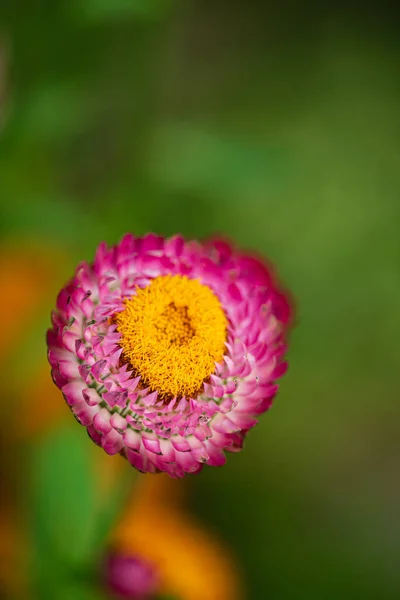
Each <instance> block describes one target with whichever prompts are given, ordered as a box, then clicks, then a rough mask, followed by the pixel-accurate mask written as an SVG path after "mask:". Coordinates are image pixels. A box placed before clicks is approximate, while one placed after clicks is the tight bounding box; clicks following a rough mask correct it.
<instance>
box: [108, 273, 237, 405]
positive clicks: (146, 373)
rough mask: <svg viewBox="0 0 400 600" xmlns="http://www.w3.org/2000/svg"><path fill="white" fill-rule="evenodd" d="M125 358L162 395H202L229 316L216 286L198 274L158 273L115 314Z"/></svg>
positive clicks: (221, 347)
mask: <svg viewBox="0 0 400 600" xmlns="http://www.w3.org/2000/svg"><path fill="white" fill-rule="evenodd" d="M114 320H115V323H116V324H117V330H118V331H119V332H120V333H121V340H120V342H119V343H120V345H121V347H122V349H123V359H124V360H125V361H126V362H127V363H129V365H130V367H131V368H132V369H133V371H134V373H135V374H137V375H140V376H141V382H142V384H143V385H145V386H146V387H149V388H150V390H152V391H158V393H159V396H160V397H161V398H166V399H168V398H174V397H178V398H180V397H182V396H186V397H187V398H189V397H193V396H195V395H197V394H198V393H199V392H200V391H201V389H202V387H203V383H204V381H205V380H207V379H208V377H209V376H210V375H211V374H212V373H213V372H214V370H215V363H218V362H221V360H222V357H223V354H224V349H225V341H226V331H227V325H228V323H227V319H226V316H225V313H224V311H223V309H222V307H221V304H220V301H219V300H218V298H217V297H216V295H215V294H214V292H213V291H212V290H211V289H210V288H209V287H208V286H206V285H203V284H201V283H200V282H199V281H198V280H196V279H188V278H187V277H185V276H181V275H166V276H160V277H156V278H155V279H153V281H152V282H151V283H150V284H149V285H148V286H147V287H146V288H144V289H140V288H138V289H137V290H136V293H135V295H134V296H132V297H130V298H128V299H127V300H126V301H125V309H124V310H123V311H121V312H119V313H117V314H116V315H115V317H114Z"/></svg>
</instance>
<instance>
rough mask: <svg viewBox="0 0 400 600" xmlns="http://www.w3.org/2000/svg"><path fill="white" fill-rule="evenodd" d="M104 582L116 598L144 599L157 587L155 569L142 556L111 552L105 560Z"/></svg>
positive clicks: (151, 595) (151, 594) (150, 595)
mask: <svg viewBox="0 0 400 600" xmlns="http://www.w3.org/2000/svg"><path fill="white" fill-rule="evenodd" d="M105 583H106V585H107V587H108V589H109V590H110V591H111V592H112V593H113V594H114V596H116V597H117V598H121V599H123V598H130V599H131V600H146V598H150V597H153V594H154V593H155V592H156V591H157V590H158V588H159V581H158V577H157V574H156V570H155V569H154V568H153V566H152V565H150V564H149V563H147V562H146V561H144V560H143V559H142V558H139V557H134V556H123V555H120V554H114V553H111V554H109V555H107V557H106V561H105Z"/></svg>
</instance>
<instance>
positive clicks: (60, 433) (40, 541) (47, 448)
mask: <svg viewBox="0 0 400 600" xmlns="http://www.w3.org/2000/svg"><path fill="white" fill-rule="evenodd" d="M89 443H90V442H89V440H88V439H87V436H86V433H85V432H84V431H83V430H81V429H80V428H79V427H77V426H74V425H73V423H72V424H71V426H70V427H65V426H64V427H63V428H62V429H56V430H53V431H51V432H50V433H49V434H47V435H45V437H43V438H42V439H40V440H39V441H38V442H37V444H36V446H35V447H34V448H33V449H32V455H31V474H32V498H31V503H32V512H31V515H32V519H33V524H32V525H33V532H34V535H35V543H36V546H37V550H38V552H39V553H40V554H44V556H45V557H46V556H51V557H53V558H56V559H59V560H60V561H66V562H67V563H72V564H79V563H82V562H85V561H87V560H88V559H89V558H90V552H91V550H92V538H93V531H94V525H95V520H96V516H97V510H96V488H95V480H94V473H93V470H92V468H91V465H90V461H89V453H88V444H89Z"/></svg>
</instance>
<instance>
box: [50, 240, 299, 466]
mask: <svg viewBox="0 0 400 600" xmlns="http://www.w3.org/2000/svg"><path fill="white" fill-rule="evenodd" d="M289 319H290V310H289V305H288V302H287V299H286V297H285V296H284V295H283V294H282V292H281V291H279V289H278V287H277V284H276V282H275V279H274V277H273V275H272V273H271V270H270V269H269V268H268V267H267V266H266V265H265V264H264V263H262V262H261V261H260V260H258V259H257V258H255V257H253V256H248V255H245V254H242V253H241V252H239V251H237V250H236V249H235V248H233V247H232V246H230V245H229V244H228V243H226V242H224V241H220V240H214V241H208V242H205V243H199V242H195V241H190V242H186V241H185V240H184V239H183V238H182V237H180V236H175V237H173V238H170V239H164V238H162V237H158V236H156V235H153V234H149V235H146V236H145V237H143V238H135V237H134V236H133V235H130V234H128V235H126V236H125V237H124V238H123V239H122V241H121V242H120V243H119V244H118V245H116V246H115V247H112V248H108V247H107V246H106V244H104V243H102V244H101V245H100V246H99V248H98V250H97V253H96V256H95V259H94V262H93V264H87V263H82V264H80V265H79V266H78V268H77V269H76V272H75V275H74V277H73V278H72V280H71V281H70V282H69V283H68V285H67V286H66V287H65V288H64V289H62V290H61V292H60V294H59V296H58V299H57V310H55V311H54V312H53V315H52V328H51V329H50V330H49V332H48V349H49V351H48V356H49V361H50V364H51V367H52V375H53V379H54V381H55V383H56V385H57V386H58V387H59V388H60V389H61V390H62V392H63V395H64V397H65V399H66V401H67V403H68V405H69V406H70V408H71V410H72V412H73V414H74V416H75V417H76V419H77V420H78V421H79V422H80V423H81V424H82V425H84V426H85V427H86V428H87V431H88V433H89V435H90V437H91V438H92V439H93V440H94V442H95V443H96V444H98V445H99V446H101V447H103V449H104V450H105V451H106V452H107V453H108V454H116V453H120V454H122V455H123V456H125V457H126V458H127V459H128V461H129V462H130V463H131V464H132V465H133V466H134V467H136V468H137V469H138V470H139V471H142V472H158V471H165V472H167V473H169V475H171V476H173V477H182V476H184V475H185V474H186V473H196V472H198V471H200V470H201V468H202V466H203V465H204V464H207V465H211V466H220V465H223V464H224V463H225V461H226V458H225V453H224V450H228V451H231V452H237V451H239V450H240V449H241V448H242V446H243V441H244V438H245V436H246V434H247V432H248V430H249V429H250V428H252V427H254V425H255V424H256V423H257V418H258V416H259V415H260V414H262V413H264V412H265V411H266V410H268V408H269V407H270V406H271V403H272V400H273V398H274V396H275V394H276V392H277V388H278V386H277V385H276V380H277V379H278V378H279V377H280V376H281V375H282V374H283V373H284V372H285V370H286V363H285V362H284V360H283V355H284V353H285V349H286V346H285V334H286V330H287V326H288V323H289Z"/></svg>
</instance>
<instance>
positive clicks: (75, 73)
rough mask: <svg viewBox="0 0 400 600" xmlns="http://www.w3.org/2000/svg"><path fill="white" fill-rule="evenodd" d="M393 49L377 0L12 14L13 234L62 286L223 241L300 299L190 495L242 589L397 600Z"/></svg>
mask: <svg viewBox="0 0 400 600" xmlns="http://www.w3.org/2000/svg"><path fill="white" fill-rule="evenodd" d="M399 45H400V42H399V38H398V28H397V21H396V9H395V5H393V7H391V6H390V5H386V4H382V3H381V4H379V5H378V3H376V5H375V7H369V8H366V7H365V6H363V7H361V5H360V6H359V8H357V7H356V5H354V9H353V8H352V6H351V5H349V4H346V5H345V4H344V3H343V5H342V4H341V3H332V4H330V3H328V4H326V5H324V3H321V4H316V3H315V4H311V3H306V4H303V3H296V2H286V3H283V4H279V6H278V5H277V4H276V3H272V2H269V1H266V2H262V1H260V2H255V1H248V2H247V1H244V0H242V1H241V2H239V1H236V0H234V1H228V0H225V1H223V0H205V1H200V0H198V1H193V0H109V1H107V0H58V1H54V0H42V1H38V2H30V1H29V0H19V1H17V2H2V3H1V6H0V126H1V130H0V211H1V214H0V223H1V225H0V227H1V229H0V234H1V238H2V240H3V242H7V243H12V244H15V245H16V246H17V245H23V244H26V245H27V247H28V248H29V244H30V243H32V242H35V243H36V241H37V240H40V242H41V244H44V245H46V246H47V247H48V248H49V249H50V250H49V252H50V253H51V252H52V250H51V249H52V248H56V249H57V252H58V251H60V252H62V253H64V255H65V256H66V257H67V262H68V265H67V267H68V268H67V267H63V268H62V269H61V268H60V272H57V273H55V275H54V277H55V279H57V285H61V284H62V283H63V281H64V280H65V278H66V277H68V276H69V274H70V272H72V269H73V267H74V265H75V264H76V262H77V261H79V260H82V259H91V258H92V256H93V254H94V251H95V247H96V245H97V244H98V243H99V241H100V240H103V239H104V240H106V241H107V242H109V243H115V242H117V241H118V240H119V238H120V237H121V236H122V234H123V233H124V232H126V231H127V230H130V231H132V232H133V233H135V234H137V235H139V234H143V233H145V232H147V231H155V232H157V233H160V234H163V235H170V234H173V233H175V232H182V233H183V234H184V235H185V236H187V237H196V238H197V237H204V236H206V235H209V234H213V233H216V232H219V233H223V234H224V235H227V236H229V237H232V238H233V239H235V240H236V241H237V243H238V244H240V245H241V246H244V247H246V248H252V249H256V250H257V251H260V252H262V253H263V254H265V255H266V256H268V257H270V258H271V259H272V261H273V262H274V263H276V265H277V267H278V270H279V273H280V275H281V278H282V280H283V281H284V282H285V284H286V285H287V286H288V287H289V288H290V289H291V290H292V292H293V294H294V297H295V300H296V304H297V311H296V312H297V326H296V329H295V330H294V332H293V334H292V337H291V349H290V369H289V372H288V374H287V376H286V377H285V378H284V381H283V383H282V386H281V391H280V394H279V395H278V398H277V400H276V402H275V405H274V407H273V409H272V410H271V412H270V413H269V414H268V415H265V417H264V418H263V419H262V420H261V423H260V425H259V426H258V427H257V428H256V429H255V430H254V431H252V432H251V433H250V435H249V438H248V443H247V447H246V449H245V451H244V452H242V453H241V454H239V455H233V456H230V457H229V460H228V464H227V465H226V466H225V467H224V468H222V469H211V468H209V469H205V470H204V471H203V473H202V474H201V475H200V476H198V477H193V478H190V481H189V482H188V484H189V486H190V487H191V491H192V503H193V510H194V511H196V512H197V514H198V515H199V516H200V517H201V518H202V519H203V520H204V522H206V523H207V524H208V526H209V527H211V528H213V529H214V530H215V531H216V532H217V533H218V534H219V535H220V536H221V537H223V538H224V539H225V540H226V541H227V542H228V543H229V544H230V545H231V546H232V547H233V548H234V550H235V552H236V554H237V555H238V557H239V560H240V562H241V564H242V568H243V574H244V578H245V582H246V587H247V590H248V592H247V593H248V598H249V599H250V600H263V599H267V598H268V599H269V600H291V599H294V598H296V599H303V598H304V599H307V600H330V599H332V600H333V599H335V600H337V598H343V599H353V598H354V599H371V600H372V599H378V598H379V600H389V599H393V600H395V599H398V598H399V597H400V570H399V556H400V510H399V504H400V481H399V460H400V435H399V429H400V404H399V401H398V398H399V384H398V373H399V367H398V364H399V350H398V343H399V341H398V340H399V325H400V318H399V314H400V313H399V308H398V307H399V293H400V275H399V273H400V269H399V267H400V252H399V250H400V246H399V225H400V206H399V192H400V175H399V172H400V171H399V167H400V154H399V150H400V141H399V140H400V136H399V134H400V128H399V125H400V122H399V114H400V113H399V100H400V86H399V82H400V78H399V75H400V72H399V71H400V68H399V62H398V56H399V54H398V52H399ZM2 293H3V294H4V293H5V294H7V290H2ZM26 293H27V294H29V289H28V290H26ZM53 302H54V297H53V296H51V297H49V299H48V303H47V304H46V305H45V306H43V313H42V316H41V317H40V318H38V320H37V321H36V322H35V324H32V328H31V329H32V331H31V334H30V337H29V340H30V341H29V344H28V343H27V342H24V344H25V345H24V347H23V350H21V351H23V352H24V357H25V360H24V368H25V369H26V368H27V367H26V363H28V364H31V365H33V364H34V363H35V361H37V360H39V358H38V356H39V355H40V356H42V355H43V353H44V352H45V348H44V343H43V330H44V328H45V327H46V325H47V322H48V313H49V310H50V308H51V306H52V304H53ZM12 308H13V307H12V306H10V307H9V309H10V310H11V311H12ZM4 318H6V315H3V319H4ZM27 353H28V354H27ZM2 400H4V401H6V399H5V398H4V397H3V398H2Z"/></svg>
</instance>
